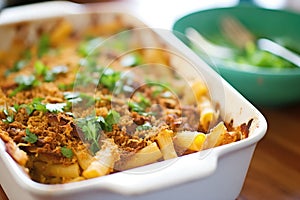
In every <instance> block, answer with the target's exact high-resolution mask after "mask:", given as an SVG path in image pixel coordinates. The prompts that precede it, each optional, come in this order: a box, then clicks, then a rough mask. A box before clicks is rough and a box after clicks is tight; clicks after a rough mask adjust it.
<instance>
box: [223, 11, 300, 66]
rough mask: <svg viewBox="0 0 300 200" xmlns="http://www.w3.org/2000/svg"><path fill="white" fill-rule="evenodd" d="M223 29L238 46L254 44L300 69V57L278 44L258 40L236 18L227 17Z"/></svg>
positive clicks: (261, 39)
mask: <svg viewBox="0 0 300 200" xmlns="http://www.w3.org/2000/svg"><path fill="white" fill-rule="evenodd" d="M221 27H222V30H223V32H224V35H225V36H227V38H228V39H229V40H230V41H231V42H232V43H233V44H235V45H236V46H238V47H240V48H245V46H246V45H247V43H249V42H253V43H256V44H257V47H258V48H259V49H261V50H264V51H268V52H270V53H272V54H274V55H277V56H279V57H281V58H283V59H285V60H287V61H289V62H291V63H293V64H295V65H296V66H298V67H300V56H299V55H298V54H296V53H294V52H292V51H290V50H288V49H287V48H285V47H283V46H281V45H279V44H278V43H276V42H274V41H272V40H270V39H267V38H259V39H257V38H256V37H255V36H254V35H253V34H252V33H251V32H250V31H249V30H248V29H247V28H246V27H245V26H243V25H242V24H241V23H240V22H239V21H238V20H237V19H236V18H233V17H230V16H226V17H224V18H223V19H222V21H221Z"/></svg>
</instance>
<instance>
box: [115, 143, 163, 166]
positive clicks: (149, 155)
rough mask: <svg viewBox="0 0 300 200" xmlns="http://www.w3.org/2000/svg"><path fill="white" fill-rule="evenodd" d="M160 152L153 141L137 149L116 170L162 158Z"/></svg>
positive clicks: (146, 163)
mask: <svg viewBox="0 0 300 200" xmlns="http://www.w3.org/2000/svg"><path fill="white" fill-rule="evenodd" d="M162 156H163V155H162V153H161V151H160V150H159V148H158V146H157V143H156V142H153V143H151V144H150V145H148V146H146V147H144V148H143V149H141V150H139V151H138V152H137V153H135V154H134V155H133V156H131V157H130V158H129V159H128V160H126V161H125V162H124V163H123V164H122V165H121V166H120V169H118V170H121V171H122V170H127V169H131V168H135V167H139V166H143V165H148V164H151V163H155V162H157V161H158V160H159V159H161V158H162Z"/></svg>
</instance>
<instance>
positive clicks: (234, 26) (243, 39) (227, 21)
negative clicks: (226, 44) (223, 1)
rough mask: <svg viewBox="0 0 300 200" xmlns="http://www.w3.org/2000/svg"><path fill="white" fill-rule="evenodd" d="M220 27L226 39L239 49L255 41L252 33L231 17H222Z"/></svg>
mask: <svg viewBox="0 0 300 200" xmlns="http://www.w3.org/2000/svg"><path fill="white" fill-rule="evenodd" d="M221 26H222V30H223V32H224V34H225V35H226V36H227V37H228V39H229V40H230V41H231V42H232V43H234V44H235V45H237V46H238V47H240V48H244V47H245V45H246V44H247V43H249V42H253V41H254V40H255V37H254V36H253V35H252V33H251V32H250V31H249V30H247V29H246V27H245V26H243V25H242V24H241V23H240V22H239V21H238V20H237V19H235V18H233V17H230V16H226V17H224V18H223V19H222V21H221Z"/></svg>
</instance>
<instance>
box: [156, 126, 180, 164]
mask: <svg viewBox="0 0 300 200" xmlns="http://www.w3.org/2000/svg"><path fill="white" fill-rule="evenodd" d="M172 135H173V131H171V130H168V129H164V130H162V131H160V132H159V134H158V135H157V137H156V141H157V143H158V146H159V148H160V150H161V152H162V154H163V158H164V159H165V160H168V159H172V158H176V157H177V154H176V151H175V148H174V144H173V140H172Z"/></svg>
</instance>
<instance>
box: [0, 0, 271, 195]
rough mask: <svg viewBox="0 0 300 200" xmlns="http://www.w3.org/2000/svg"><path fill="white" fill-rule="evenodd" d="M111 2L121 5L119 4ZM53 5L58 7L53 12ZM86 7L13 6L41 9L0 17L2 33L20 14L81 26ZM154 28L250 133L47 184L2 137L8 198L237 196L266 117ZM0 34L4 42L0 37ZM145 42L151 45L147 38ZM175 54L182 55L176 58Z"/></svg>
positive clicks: (132, 19)
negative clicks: (224, 142)
mask: <svg viewBox="0 0 300 200" xmlns="http://www.w3.org/2000/svg"><path fill="white" fill-rule="evenodd" d="M61 6H63V7H64V8H66V9H63V11H59V10H56V9H55V8H61ZM114 6H117V7H118V8H120V7H119V6H118V5H117V4H114ZM51 8H52V9H54V10H55V11H56V12H52V11H53V10H51ZM86 8H87V7H85V6H83V5H75V4H68V3H65V2H52V3H43V4H38V5H31V6H25V7H20V8H17V9H18V12H22V10H23V11H24V12H23V14H24V13H26V12H28V11H29V10H32V9H38V10H39V11H40V12H38V13H39V15H38V16H37V15H34V16H32V15H27V17H23V19H20V18H18V17H13V18H5V19H3V18H1V19H2V20H1V19H0V21H1V23H2V25H1V27H0V35H2V34H5V35H6V38H10V34H12V32H13V31H10V27H13V26H14V25H13V24H14V23H15V22H18V21H22V20H24V19H26V20H31V18H32V19H33V21H32V22H30V23H32V24H36V23H37V24H41V21H39V20H40V19H42V18H43V19H45V18H46V20H50V21H51V19H52V18H56V17H57V16H59V17H67V18H70V19H73V20H71V21H72V22H73V23H75V24H77V27H78V28H83V26H85V25H86V22H85V21H84V20H85V18H86V16H88V15H89V9H86ZM103 10H105V9H102V11H101V10H100V11H99V13H101V12H103V13H107V12H108V11H107V10H106V11H103ZM123 11H124V12H123V13H118V15H120V16H122V18H123V20H125V21H126V20H128V23H132V24H133V25H134V26H144V24H143V23H142V22H140V21H139V20H137V18H136V16H131V15H130V14H128V13H129V12H128V11H126V9H123ZM109 12H111V11H109ZM114 14H116V13H112V15H114ZM99 16H101V14H100V15H99ZM47 18H49V19H47ZM42 22H43V21H42ZM153 31H154V32H156V33H157V34H158V35H159V36H160V37H161V38H162V40H163V41H164V43H165V45H166V46H168V48H170V49H172V52H174V54H175V55H177V56H175V58H174V60H175V61H174V62H177V63H180V62H182V61H184V62H188V63H191V64H192V65H193V66H195V68H194V70H195V71H194V72H192V74H193V75H195V74H196V75H202V76H203V77H204V79H205V81H206V83H207V84H208V87H209V89H210V91H211V96H212V98H213V100H215V101H217V102H218V103H219V104H220V106H221V115H222V117H223V118H224V119H225V120H227V121H228V120H230V119H234V123H235V124H240V123H244V122H248V121H249V120H250V119H253V123H252V126H251V129H250V135H249V138H247V139H245V140H242V141H239V142H236V143H231V144H228V145H224V146H220V147H217V148H213V149H210V150H206V151H202V152H198V153H194V154H190V155H186V156H182V157H179V158H177V159H173V160H168V161H163V162H159V163H155V164H151V165H148V166H144V167H139V168H136V169H132V170H128V171H124V172H118V173H115V174H111V175H107V176H104V177H100V178H94V179H90V180H86V181H81V182H75V183H68V184H58V185H45V184H40V183H36V182H34V181H32V180H31V179H30V178H29V177H28V176H27V175H26V174H25V173H24V172H23V171H22V169H20V167H19V166H18V165H17V164H16V163H15V162H14V160H13V159H12V158H11V157H10V156H9V155H8V154H7V153H6V151H5V146H4V143H3V142H2V140H0V169H1V172H0V184H1V186H2V187H3V189H4V191H5V192H6V194H7V196H8V197H9V199H12V200H14V199H23V200H26V199H43V200H50V199H70V200H71V199H72V200H73V199H80V200H81V199H86V200H87V199H101V200H105V199H109V200H114V199H128V200H137V199H138V200H150V199H151V200H152V199H161V200H163V199H173V200H175V199H178V200H179V199H185V200H188V199H205V200H210V199H215V200H221V199H222V200H232V199H235V198H236V197H237V196H238V195H239V193H240V191H241V188H242V186H243V182H244V179H245V176H246V173H247V170H248V167H249V163H250V161H251V158H252V154H253V151H254V149H255V146H256V144H257V142H258V141H259V140H260V139H261V138H262V137H263V136H264V134H265V133H266V130H267V123H266V120H265V118H264V117H263V115H262V114H261V113H260V112H259V111H258V110H257V109H256V108H255V107H253V106H252V105H251V104H250V103H249V102H248V101H247V100H245V98H244V97H242V96H241V95H240V94H239V93H238V92H237V91H236V90H234V89H233V88H232V87H231V86H230V85H229V84H228V83H227V82H225V81H224V80H223V79H222V78H221V77H220V76H219V75H218V74H217V73H215V72H214V71H213V70H212V69H211V68H210V67H209V66H208V65H206V64H205V63H204V62H203V61H202V60H200V59H199V57H198V56H197V55H195V54H194V53H193V52H191V51H190V50H189V49H188V48H187V47H186V46H185V45H184V44H183V43H181V42H180V41H179V40H178V39H177V38H176V37H175V36H174V35H173V34H172V33H171V32H170V31H165V30H153ZM0 38H2V39H1V41H2V40H3V37H0ZM6 40H7V39H6ZM5 45H9V42H8V43H5V42H2V43H1V45H0V46H1V47H2V48H5ZM149 45H150V46H151V43H150V44H149ZM178 55H180V56H178ZM178 57H180V58H183V59H182V60H181V61H180V62H178ZM176 59H177V61H176ZM179 60H180V59H179ZM179 65H180V64H178V66H179ZM187 74H190V73H187ZM203 77H202V78H203Z"/></svg>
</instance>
